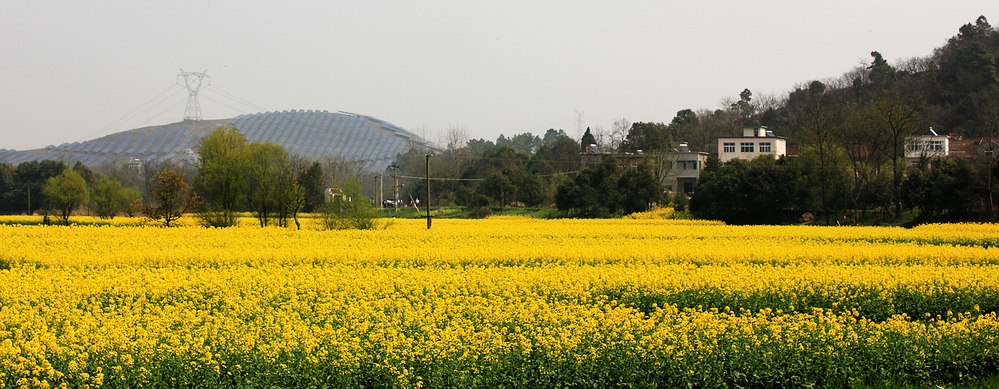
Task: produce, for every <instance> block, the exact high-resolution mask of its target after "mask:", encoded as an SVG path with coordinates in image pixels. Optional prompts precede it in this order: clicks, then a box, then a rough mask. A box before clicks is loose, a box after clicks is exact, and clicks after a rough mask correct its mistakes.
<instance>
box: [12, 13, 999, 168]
mask: <svg viewBox="0 0 999 389" xmlns="http://www.w3.org/2000/svg"><path fill="white" fill-rule="evenodd" d="M997 11H999V2H996V1H995V0H990V1H956V2H950V1H947V2H945V1H905V2H900V1H891V2H889V1H872V0H866V1H822V2H819V1H802V0H782V1H731V2H729V1H694V0H691V1H683V2H680V1H666V0H662V1H509V0H506V1H496V2H481V1H364V2H336V1H319V0H310V1H289V2H283V1H273V0H271V1H256V0H240V1H226V0H210V1H206V0H200V1H197V0H179V1H125V0H120V1H105V0H90V1H50V0H0V37H2V38H0V80H2V84H0V135H2V138H0V148H8V149H28V148H38V147H44V146H46V145H49V144H55V145H58V144H60V143H63V142H74V141H83V140H89V139H94V138H97V137H99V136H103V135H107V134H110V133H114V132H119V131H124V130H129V129H133V128H137V127H143V126H150V125H157V124H167V123H172V122H177V121H180V120H181V119H183V116H184V108H185V104H186V101H187V91H186V89H184V87H183V86H182V85H181V84H178V77H177V74H178V73H180V69H181V68H183V69H184V70H186V71H189V72H201V71H204V70H207V71H208V74H209V75H210V76H211V86H210V87H206V88H203V89H202V91H201V93H200V100H201V109H202V112H203V116H204V118H205V119H220V118H230V117H234V116H237V115H240V114H244V113H256V112H261V111H279V110H289V109H315V110H328V111H331V112H333V111H348V112H355V113H359V114H364V115H369V116H373V117H376V118H379V119H382V120H385V121H388V122H391V123H393V124H396V125H399V126H401V127H404V128H407V129H410V130H412V131H414V132H417V133H424V134H426V135H427V136H428V137H430V138H431V139H432V140H433V138H434V137H435V136H436V134H438V133H441V132H443V130H445V129H447V128H448V127H449V126H460V127H463V128H465V129H466V130H467V131H468V132H469V134H470V135H471V136H473V137H475V138H486V139H489V140H494V139H496V137H497V136H499V135H500V134H501V133H502V134H506V135H507V136H510V135H513V134H518V133H522V132H528V131H530V132H534V133H536V134H543V133H544V131H545V130H547V129H548V128H561V129H565V130H566V132H567V133H569V134H570V135H576V128H577V111H579V112H583V116H582V118H583V125H584V127H585V126H590V127H594V126H601V127H604V128H610V127H611V124H612V123H613V121H614V119H616V118H625V119H627V120H629V121H632V122H635V121H655V122H668V121H669V120H671V119H672V118H673V116H674V115H675V114H676V112H677V111H679V110H681V109H684V108H692V109H698V108H716V107H717V106H718V104H719V102H720V101H721V100H722V99H724V98H737V97H738V94H739V92H741V91H742V90H743V89H745V88H749V89H750V90H752V91H753V92H754V94H757V95H759V94H767V93H784V92H786V91H788V90H790V89H791V88H793V87H794V86H795V85H797V84H799V83H802V82H805V81H809V80H813V79H824V78H829V77H838V76H840V75H842V74H843V73H845V72H847V71H849V70H850V69H851V68H853V67H855V66H857V65H859V64H860V63H861V62H862V61H868V60H869V59H870V55H869V54H870V52H871V51H873V50H877V51H880V52H881V53H882V54H883V55H884V56H885V58H887V59H888V60H889V61H890V62H895V61H896V60H899V59H904V58H910V57H924V56H928V55H930V54H931V53H932V51H933V49H934V48H937V47H940V46H942V45H943V44H944V43H946V41H947V39H948V38H950V37H952V36H954V35H956V34H957V30H958V28H959V27H960V26H961V25H963V24H965V23H970V22H974V20H975V19H976V18H977V17H978V16H979V15H985V16H986V17H992V18H994V19H993V20H992V21H991V23H992V24H993V25H996V23H999V12H997Z"/></svg>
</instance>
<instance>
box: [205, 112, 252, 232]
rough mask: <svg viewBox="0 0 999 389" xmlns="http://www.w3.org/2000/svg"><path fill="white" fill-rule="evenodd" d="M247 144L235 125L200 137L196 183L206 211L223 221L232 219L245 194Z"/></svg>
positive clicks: (227, 222)
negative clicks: (216, 215)
mask: <svg viewBox="0 0 999 389" xmlns="http://www.w3.org/2000/svg"><path fill="white" fill-rule="evenodd" d="M246 148H247V144H246V137H244V136H243V134H240V133H239V131H238V130H236V128H235V127H222V128H219V129H217V130H215V131H213V132H212V133H210V134H208V135H206V136H205V137H204V138H202V139H201V147H200V148H199V151H198V154H199V156H200V166H199V169H198V178H197V180H196V181H195V187H196V188H197V191H198V193H199V194H200V195H201V196H202V197H203V199H204V200H203V201H204V202H205V209H206V211H208V212H210V213H213V214H218V215H219V216H220V218H219V219H220V220H219V221H220V222H222V224H228V225H232V224H234V223H235V213H236V212H237V211H239V210H240V206H241V204H242V203H243V201H244V199H245V197H246V192H247V189H248V188H247V187H248V183H249V180H248V177H247V174H248V168H247V166H248V164H249V162H248V161H247V153H246ZM229 223H232V224H229Z"/></svg>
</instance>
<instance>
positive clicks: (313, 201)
mask: <svg viewBox="0 0 999 389" xmlns="http://www.w3.org/2000/svg"><path fill="white" fill-rule="evenodd" d="M298 184H299V185H301V187H302V190H303V193H304V196H305V205H304V206H303V207H302V211H303V212H315V211H317V210H318V209H320V208H321V207H322V206H323V204H325V203H326V195H325V194H324V193H323V191H324V190H325V189H326V185H325V184H324V183H323V165H322V164H320V163H319V162H312V164H311V165H309V167H308V169H306V170H305V171H303V172H302V174H301V175H300V176H299V177H298Z"/></svg>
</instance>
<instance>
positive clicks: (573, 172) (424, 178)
mask: <svg viewBox="0 0 999 389" xmlns="http://www.w3.org/2000/svg"><path fill="white" fill-rule="evenodd" d="M577 173H579V170H573V171H569V172H558V173H551V174H534V175H533V176H535V177H551V176H557V175H559V174H577ZM398 177H399V178H408V179H416V180H426V179H427V178H426V177H416V176H398ZM430 180H431V181H483V180H485V178H446V177H430Z"/></svg>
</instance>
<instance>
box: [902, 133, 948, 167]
mask: <svg viewBox="0 0 999 389" xmlns="http://www.w3.org/2000/svg"><path fill="white" fill-rule="evenodd" d="M930 132H931V133H932V135H916V136H914V137H912V138H910V139H907V140H906V141H905V161H906V162H907V163H909V164H910V165H914V164H917V163H919V161H920V160H927V159H933V158H943V157H946V156H948V155H950V137H949V136H947V135H937V133H936V132H933V129H932V128H931V129H930Z"/></svg>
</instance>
